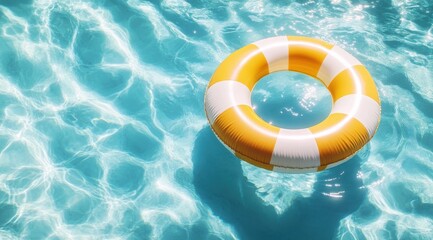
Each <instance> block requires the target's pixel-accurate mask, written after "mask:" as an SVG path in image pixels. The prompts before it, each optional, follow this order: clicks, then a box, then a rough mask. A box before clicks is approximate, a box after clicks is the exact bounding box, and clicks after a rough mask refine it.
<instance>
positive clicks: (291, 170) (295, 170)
mask: <svg viewBox="0 0 433 240" xmlns="http://www.w3.org/2000/svg"><path fill="white" fill-rule="evenodd" d="M272 171H274V172H281V173H311V172H317V167H315V168H285V167H278V166H274V167H273V168H272Z"/></svg>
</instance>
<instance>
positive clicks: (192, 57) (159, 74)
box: [0, 0, 433, 239]
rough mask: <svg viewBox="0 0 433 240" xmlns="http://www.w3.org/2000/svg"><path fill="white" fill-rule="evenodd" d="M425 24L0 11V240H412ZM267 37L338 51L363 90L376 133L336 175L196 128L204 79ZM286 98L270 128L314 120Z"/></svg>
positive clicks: (404, 4) (310, 16)
mask: <svg viewBox="0 0 433 240" xmlns="http://www.w3.org/2000/svg"><path fill="white" fill-rule="evenodd" d="M432 13H433V4H432V3H431V2H430V1H426V0H417V1H377V0H371V1H370V0H369V1H341V0H332V1H327V0H323V1H322V0H320V1H309V0H302V1H301V0H297V1H291V0H287V1H261V0H249V1H244V2H242V1H213V2H211V3H209V2H206V1H200V0H189V1H183V0H164V1H141V0H128V1H119V0H107V1H89V0H80V1H70V0H67V1H58V0H25V1H2V2H0V42H1V44H0V85H1V86H2V87H1V88H0V109H1V111H0V130H1V133H0V238H1V239H95V238H96V239H238V238H246V239H260V238H262V239H263V238H265V237H269V236H271V237H274V238H275V239H278V238H281V237H284V236H288V235H287V234H290V236H293V237H295V238H296V237H298V238H309V239H323V238H324V237H325V238H342V239H352V238H356V239H364V238H366V239H397V238H398V239H400V238H401V239H405V238H407V239H429V238H430V236H432V235H433V232H432V229H433V217H432V216H433V198H432V196H433V192H432V188H431V186H432V182H433V174H432V173H431V172H433V171H432V169H433V164H432V161H431V159H432V158H433V148H432V144H431V143H432V141H433V131H432V129H433V120H432V119H433V112H432V111H431V109H432V107H433V84H432V81H431V80H432V78H433V74H432V71H431V69H433V65H432V62H433V44H432V42H433V41H432V40H433V30H432V29H433V25H432V24H433V20H432V19H433V18H431V14H432ZM275 35H306V36H311V37H318V38H321V39H324V40H326V41H329V42H333V43H335V44H338V45H339V46H341V47H343V48H345V49H347V50H348V51H350V52H351V53H352V54H353V55H354V56H356V57H357V58H359V59H360V60H361V62H363V63H364V64H365V65H366V66H367V68H368V69H369V70H370V72H371V74H372V76H373V77H374V79H375V80H376V82H377V85H378V87H379V91H380V95H381V99H382V106H383V108H382V122H381V125H380V127H379V130H378V133H377V135H376V136H375V138H374V139H373V140H372V141H371V143H370V144H369V145H368V146H367V147H366V148H364V149H363V150H362V151H360V152H359V153H358V154H357V156H356V157H354V159H352V160H351V161H349V162H348V163H347V164H344V165H342V166H341V167H339V168H336V169H335V170H331V171H326V172H323V173H319V174H307V175H296V176H293V175H282V174H274V173H269V172H267V171H263V170H260V169H257V168H254V167H251V166H250V165H248V164H246V163H242V164H240V163H239V161H238V159H235V158H233V157H232V156H231V155H230V154H229V153H228V152H227V151H225V149H224V148H223V147H222V146H221V145H220V143H219V142H218V141H217V140H216V139H215V138H214V137H213V135H212V132H211V131H210V129H209V128H207V127H205V126H206V119H205V116H204V113H203V94H204V91H205V88H206V84H207V82H208V80H209V78H210V77H211V75H212V73H213V71H214V70H215V68H216V67H217V66H218V64H219V63H220V62H221V61H222V60H223V59H224V58H225V57H226V56H227V55H228V54H230V53H231V52H232V51H234V50H235V49H237V48H239V47H241V46H244V45H246V44H247V43H250V42H253V41H256V40H259V39H262V38H265V37H270V36H275ZM292 87H297V88H298V89H304V90H305V91H298V92H297V93H296V94H297V95H296V97H294V98H293V99H291V100H290V101H288V102H287V106H281V103H280V102H275V103H272V101H270V102H268V105H267V106H268V107H269V109H270V110H269V111H268V112H267V113H266V114H269V117H270V118H272V117H275V116H273V115H272V114H273V113H272V109H277V110H281V109H283V110H284V111H285V112H284V113H285V114H291V117H302V116H303V115H308V114H311V112H314V111H315V109H316V107H320V106H321V105H320V104H321V103H319V102H320V101H321V99H322V96H321V95H320V91H319V90H317V88H316V87H315V86H314V85H311V84H309V85H308V84H307V85H305V84H304V85H297V86H292ZM270 88H271V89H272V86H270ZM271 89H267V90H266V89H265V90H264V91H262V92H258V94H262V95H261V96H262V97H263V98H265V97H266V96H267V98H268V99H270V97H273V95H271V94H272V93H273V91H270V90H271ZM274 89H277V88H275V86H274ZM289 90H290V89H288V90H287V91H289ZM283 93H284V94H286V92H283ZM319 95H320V96H319ZM299 104H300V105H299ZM293 106H295V107H296V106H299V107H296V108H294V107H293ZM259 107H260V106H259ZM275 113H277V115H278V113H279V111H275ZM252 220H254V221H252ZM311 228H315V229H316V230H317V231H311ZM316 232H320V233H321V235H317V234H316Z"/></svg>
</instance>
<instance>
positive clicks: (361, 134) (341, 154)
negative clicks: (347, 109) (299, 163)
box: [310, 113, 370, 166]
mask: <svg viewBox="0 0 433 240" xmlns="http://www.w3.org/2000/svg"><path fill="white" fill-rule="evenodd" d="M346 117H347V115H346V114H341V113H334V114H331V115H330V116H329V117H328V118H326V119H325V120H324V121H323V122H321V123H319V124H317V125H315V126H313V127H311V128H310V131H311V132H312V133H313V134H315V133H319V132H321V131H324V130H327V129H330V128H332V127H335V126H336V125H337V124H339V123H340V122H341V121H343V119H344V118H346ZM369 139H370V137H369V135H368V131H367V129H366V128H365V127H364V125H362V123H361V122H359V121H358V120H356V119H354V118H352V119H350V120H349V121H348V122H347V123H346V124H344V125H342V126H341V127H340V128H339V129H338V131H334V132H330V133H328V134H326V135H321V136H318V137H316V142H317V146H318V147H319V153H320V165H321V166H324V165H328V164H331V163H334V162H337V161H340V160H342V159H345V158H347V157H349V156H350V155H352V154H354V153H355V152H356V151H357V150H358V149H361V148H362V147H363V146H364V145H365V144H366V143H367V142H368V140H369Z"/></svg>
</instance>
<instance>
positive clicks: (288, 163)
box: [270, 128, 320, 168]
mask: <svg viewBox="0 0 433 240" xmlns="http://www.w3.org/2000/svg"><path fill="white" fill-rule="evenodd" d="M296 136H303V138H299V139H296ZM270 164H271V165H274V166H280V167H290V168H306V167H318V166H320V153H319V148H318V146H317V142H316V140H315V138H314V135H313V134H312V133H311V131H310V130H309V129H308V128H304V129H283V128H282V129H281V130H280V132H279V134H278V137H277V142H276V143H275V146H274V151H273V153H272V158H271V162H270Z"/></svg>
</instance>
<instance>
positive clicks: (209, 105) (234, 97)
mask: <svg viewBox="0 0 433 240" xmlns="http://www.w3.org/2000/svg"><path fill="white" fill-rule="evenodd" d="M238 105H248V106H250V107H251V91H250V90H249V89H248V87H247V86H245V85H244V84H242V83H240V82H238V81H234V80H226V81H221V82H217V83H215V84H214V85H212V86H211V87H209V89H208V90H207V92H206V96H205V110H206V115H207V117H208V119H209V122H210V124H211V125H212V124H213V123H214V122H215V120H216V119H217V117H218V116H219V115H221V113H223V112H224V111H225V110H227V109H229V108H231V107H234V106H238Z"/></svg>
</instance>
